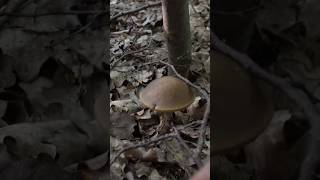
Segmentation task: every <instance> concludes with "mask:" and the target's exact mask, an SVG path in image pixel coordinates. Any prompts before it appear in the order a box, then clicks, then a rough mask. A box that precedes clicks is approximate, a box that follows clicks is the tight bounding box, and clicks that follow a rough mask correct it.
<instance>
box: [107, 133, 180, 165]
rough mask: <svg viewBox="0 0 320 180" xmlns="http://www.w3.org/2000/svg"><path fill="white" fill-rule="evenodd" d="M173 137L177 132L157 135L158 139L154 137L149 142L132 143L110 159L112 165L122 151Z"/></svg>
mask: <svg viewBox="0 0 320 180" xmlns="http://www.w3.org/2000/svg"><path fill="white" fill-rule="evenodd" d="M173 137H176V133H170V134H165V135H162V136H159V137H157V138H156V139H153V140H150V141H147V142H144V143H139V144H135V145H132V146H128V147H125V148H123V149H122V150H120V151H119V152H118V153H117V154H116V155H115V156H114V157H113V158H112V160H111V161H110V165H112V164H113V163H114V162H115V161H116V159H117V158H118V157H119V156H120V155H121V154H122V153H124V152H126V151H128V150H130V149H135V148H139V147H146V146H149V145H150V144H153V143H156V142H161V141H163V140H166V139H169V138H173Z"/></svg>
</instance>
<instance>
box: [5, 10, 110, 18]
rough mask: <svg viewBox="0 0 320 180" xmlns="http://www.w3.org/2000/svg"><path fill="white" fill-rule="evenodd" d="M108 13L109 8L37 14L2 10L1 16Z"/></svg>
mask: <svg viewBox="0 0 320 180" xmlns="http://www.w3.org/2000/svg"><path fill="white" fill-rule="evenodd" d="M107 13H109V10H88V11H63V12H44V13H37V14H23V13H11V12H2V13H0V16H10V17H26V18H34V17H40V16H52V15H82V14H107Z"/></svg>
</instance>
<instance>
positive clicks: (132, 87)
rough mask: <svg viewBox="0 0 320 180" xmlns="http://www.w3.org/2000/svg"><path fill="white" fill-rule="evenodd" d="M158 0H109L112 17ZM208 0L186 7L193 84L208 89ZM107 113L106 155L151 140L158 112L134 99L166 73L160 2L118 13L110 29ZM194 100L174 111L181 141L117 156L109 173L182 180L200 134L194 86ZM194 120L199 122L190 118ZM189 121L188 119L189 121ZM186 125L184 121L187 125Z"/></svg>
mask: <svg viewBox="0 0 320 180" xmlns="http://www.w3.org/2000/svg"><path fill="white" fill-rule="evenodd" d="M157 2H158V1H148V3H146V1H132V0H125V1H118V0H113V1H111V8H110V9H111V17H112V16H115V15H117V14H119V13H123V12H127V11H130V10H134V9H136V8H139V7H143V6H146V5H147V4H152V3H157ZM209 9H210V8H209V1H208V0H201V1H198V2H197V3H194V4H192V6H190V24H191V34H192V59H193V61H192V64H191V67H190V70H191V74H192V79H191V81H192V83H194V84H197V85H199V86H200V87H201V88H203V89H204V90H205V91H206V92H207V93H210V54H209V51H210V30H209V26H210V24H209V16H210V14H209V13H210V11H209ZM110 31H111V33H110V35H111V38H110V44H111V47H110V54H111V58H110V68H111V69H110V70H111V71H110V77H111V85H110V86H111V87H110V90H111V92H110V99H111V101H110V111H111V112H110V113H111V116H110V117H111V119H110V120H111V124H112V128H111V132H110V133H111V139H110V141H111V142H110V144H111V160H112V159H113V157H115V156H116V155H117V152H119V151H120V150H122V149H123V148H124V147H127V146H132V145H136V144H139V143H144V142H148V141H150V140H154V139H155V138H156V136H157V132H156V128H157V125H158V124H159V117H158V115H157V114H156V113H155V112H152V111H151V110H150V109H147V108H143V106H141V103H139V95H138V92H139V91H140V90H141V89H142V88H144V87H145V86H146V85H147V84H148V83H150V82H151V81H152V80H154V79H157V78H160V77H163V76H166V75H167V72H168V66H166V65H164V64H162V63H160V62H159V61H160V60H162V61H166V62H167V59H168V52H167V48H166V42H165V37H164V32H163V29H162V15H161V4H157V5H156V6H152V7H148V8H145V9H143V10H140V11H137V12H135V13H130V14H128V15H124V16H121V17H119V18H117V19H116V20H114V21H113V22H111V28H110ZM195 93H196V96H197V97H196V100H195V101H194V103H193V104H192V105H190V107H189V108H188V109H187V110H186V111H184V112H175V118H174V123H175V127H176V128H177V129H181V130H179V131H180V134H181V136H182V137H183V141H184V142H185V143H186V144H187V146H188V151H189V152H186V151H185V150H183V148H181V146H180V143H179V142H178V143H177V141H174V140H163V141H159V142H156V143H153V144H151V145H148V146H142V147H140V148H138V149H131V150H128V151H126V153H124V154H122V155H121V156H119V157H118V158H117V159H116V160H115V162H114V163H113V164H112V166H111V173H112V174H113V175H114V176H118V177H122V178H123V177H126V178H127V179H143V180H144V179H149V180H153V179H163V180H165V179H172V180H173V179H184V178H186V177H187V176H190V174H192V173H193V172H194V170H195V168H194V167H195V166H196V164H195V161H194V159H193V158H192V157H191V156H190V155H189V154H188V153H190V152H191V153H192V154H194V152H195V150H196V148H197V139H198V138H199V136H200V129H201V128H200V125H201V124H200V123H199V121H200V120H201V119H202V116H203V112H204V107H205V105H206V104H205V103H203V102H204V99H203V97H201V94H200V93H199V92H197V91H195ZM194 122H198V123H194ZM192 123H193V124H192ZM186 125H189V126H186ZM205 135H206V138H205V145H204V148H203V149H202V151H201V157H202V161H205V160H206V158H208V157H209V156H210V129H209V126H207V127H206V134H205Z"/></svg>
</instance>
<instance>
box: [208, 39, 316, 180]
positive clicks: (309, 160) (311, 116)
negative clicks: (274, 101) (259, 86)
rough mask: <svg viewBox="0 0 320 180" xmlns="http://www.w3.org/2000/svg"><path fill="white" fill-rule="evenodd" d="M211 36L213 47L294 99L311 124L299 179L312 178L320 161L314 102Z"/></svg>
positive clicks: (287, 82)
mask: <svg viewBox="0 0 320 180" xmlns="http://www.w3.org/2000/svg"><path fill="white" fill-rule="evenodd" d="M212 37H213V46H214V49H216V50H218V51H221V52H222V53H224V54H226V55H228V56H230V57H231V58H232V59H233V60H235V61H236V62H238V63H239V64H240V65H241V66H242V67H244V68H245V69H246V70H248V71H249V72H251V73H253V74H254V75H255V76H257V77H258V78H261V79H263V80H265V81H266V82H268V83H269V84H271V85H272V86H274V87H276V88H278V89H280V90H281V91H283V92H284V93H285V94H287V96H288V97H289V98H291V99H292V100H293V101H295V102H296V103H297V104H298V105H300V107H301V108H302V109H303V111H304V113H305V115H306V116H307V118H308V121H309V123H310V125H311V129H310V132H309V133H310V142H309V144H308V147H307V150H308V151H307V152H308V153H307V155H306V157H305V159H304V161H303V163H302V166H301V169H300V177H299V180H310V179H313V178H314V175H315V174H314V173H315V171H316V169H317V164H319V161H320V156H319V152H320V136H319V132H320V114H319V112H318V111H317V109H316V108H315V106H314V104H313V103H312V102H311V101H310V100H309V98H308V96H307V95H306V94H305V93H304V92H303V91H302V90H300V89H298V88H295V87H293V86H291V84H290V82H289V81H287V80H285V79H282V78H280V77H277V76H275V75H273V74H270V73H268V72H267V71H265V70H264V69H262V68H261V67H260V66H258V65H257V64H256V63H254V62H253V60H252V59H251V58H250V57H248V56H247V55H245V54H242V53H240V52H238V51H236V50H235V49H233V48H231V47H229V46H228V45H226V44H225V43H223V42H222V41H221V40H220V39H219V38H218V37H217V36H216V35H215V34H214V35H213V36H212Z"/></svg>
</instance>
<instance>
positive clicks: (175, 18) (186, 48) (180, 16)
mask: <svg viewBox="0 0 320 180" xmlns="http://www.w3.org/2000/svg"><path fill="white" fill-rule="evenodd" d="M162 14H163V28H164V32H165V36H166V40H167V46H168V53H169V63H171V64H172V65H173V66H174V67H175V68H176V70H177V71H178V73H179V74H181V75H182V76H184V77H187V76H188V73H189V67H190V64H191V32H190V22H189V19H190V17H189V1H188V0H162ZM169 73H170V74H172V72H170V71H169Z"/></svg>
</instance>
